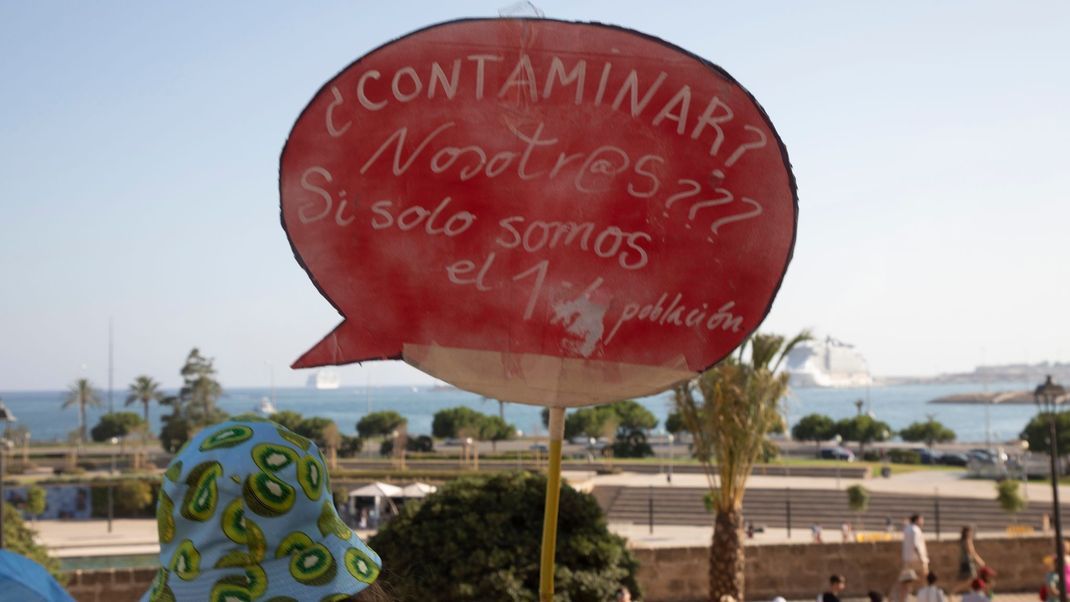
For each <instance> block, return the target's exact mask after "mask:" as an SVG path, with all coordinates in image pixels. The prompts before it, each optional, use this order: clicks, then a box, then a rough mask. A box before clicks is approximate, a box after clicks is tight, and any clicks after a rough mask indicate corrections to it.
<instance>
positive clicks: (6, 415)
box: [0, 400, 17, 549]
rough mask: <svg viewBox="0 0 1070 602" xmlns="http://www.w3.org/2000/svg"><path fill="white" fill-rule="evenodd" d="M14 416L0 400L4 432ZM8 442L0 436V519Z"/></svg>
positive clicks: (1, 539) (1, 534)
mask: <svg viewBox="0 0 1070 602" xmlns="http://www.w3.org/2000/svg"><path fill="white" fill-rule="evenodd" d="M16 421H17V420H16V418H15V415H14V414H12V413H11V410H9V409H7V406H5V405H4V402H3V401H2V400H0V422H3V423H4V431H7V423H9V422H16ZM8 443H9V442H8V440H7V439H6V438H4V437H2V436H0V517H2V516H3V515H4V479H6V478H7V474H6V471H7V466H5V464H4V462H5V458H6V457H7V446H8ZM3 547H4V529H3V528H2V527H0V549H3Z"/></svg>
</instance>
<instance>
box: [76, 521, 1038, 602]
mask: <svg viewBox="0 0 1070 602" xmlns="http://www.w3.org/2000/svg"><path fill="white" fill-rule="evenodd" d="M928 545H929V555H930V556H931V557H932V561H933V567H932V568H933V570H934V571H936V573H937V574H938V575H941V576H942V581H943V583H944V585H945V587H946V586H947V585H948V584H949V583H950V582H951V581H952V580H953V577H954V575H955V573H956V571H957V568H958V541H957V540H944V541H940V542H937V541H929V542H928ZM1052 546H1053V544H1052V540H1051V538H1050V537H1041V536H1038V537H1014V538H996V539H993V538H985V539H979V540H978V541H977V552H978V553H979V554H981V556H982V557H983V558H984V559H985V560H986V561H987V562H988V563H989V564H991V565H992V566H993V567H994V568H995V569H996V570H997V571H999V579H998V581H997V589H998V590H999V591H1003V592H1022V591H1024V592H1033V591H1036V590H1037V589H1038V588H1039V587H1040V582H1041V579H1042V578H1043V570H1044V569H1043V565H1042V564H1041V563H1042V560H1043V558H1044V556H1047V555H1049V554H1050V553H1051V548H1052ZM899 550H900V542H898V541H890V542H880V543H852V544H840V543H827V544H816V545H815V544H801V543H799V544H781V545H753V546H747V569H746V570H747V599H748V600H771V599H772V598H773V597H774V596H784V597H787V598H789V599H792V598H793V599H804V600H809V599H813V597H814V596H816V595H817V594H818V593H819V592H820V591H821V590H822V588H824V586H825V584H826V583H827V580H828V577H829V575H831V574H832V573H843V574H844V575H845V576H846V577H847V583H848V590H847V595H848V596H849V597H860V596H863V595H864V594H865V593H866V591H868V590H870V589H877V590H881V591H885V592H886V591H887V590H888V589H889V588H890V586H891V584H892V582H893V581H894V580H895V577H896V574H897V573H898V571H899V560H898V559H899ZM633 553H634V554H635V555H636V558H637V559H638V560H639V562H640V568H639V583H640V585H642V587H643V593H644V594H645V596H644V600H645V601H646V602H698V601H700V600H706V595H707V583H708V581H707V571H708V566H709V564H708V562H709V548H708V547H698V546H696V547H685V548H660V549H635V550H633ZM155 575H156V570H155V569H151V568H142V569H105V570H94V571H74V572H72V573H70V576H71V579H70V582H69V584H68V586H67V590H68V591H69V592H70V593H71V595H72V596H74V598H75V599H76V600H78V602H127V601H129V602H134V601H136V600H137V599H138V598H139V597H140V596H141V594H143V593H144V592H145V591H146V590H147V589H148V588H149V584H150V583H151V582H152V578H153V577H154V576H155Z"/></svg>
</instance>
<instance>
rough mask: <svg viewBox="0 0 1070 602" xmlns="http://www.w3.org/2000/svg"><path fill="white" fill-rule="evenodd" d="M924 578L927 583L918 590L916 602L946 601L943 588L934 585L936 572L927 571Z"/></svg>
mask: <svg viewBox="0 0 1070 602" xmlns="http://www.w3.org/2000/svg"><path fill="white" fill-rule="evenodd" d="M925 580H926V581H927V582H928V585H926V586H925V587H923V588H921V589H919V590H918V602H947V596H946V595H945V594H944V590H942V589H940V587H939V586H937V585H936V573H929V576H928V577H926V578H925Z"/></svg>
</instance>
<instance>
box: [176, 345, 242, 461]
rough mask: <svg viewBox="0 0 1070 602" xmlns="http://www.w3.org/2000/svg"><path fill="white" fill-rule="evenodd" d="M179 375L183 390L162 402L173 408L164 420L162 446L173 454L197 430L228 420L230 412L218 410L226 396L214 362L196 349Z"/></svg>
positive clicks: (187, 357)
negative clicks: (223, 396) (216, 377)
mask: <svg viewBox="0 0 1070 602" xmlns="http://www.w3.org/2000/svg"><path fill="white" fill-rule="evenodd" d="M179 374H181V375H182V388H181V389H179V391H178V395H176V396H174V397H166V398H164V399H163V400H161V401H160V403H162V404H164V405H169V406H171V414H170V415H169V416H164V418H163V428H162V429H160V443H161V444H162V445H163V447H164V449H166V450H167V451H169V452H172V453H173V452H175V451H177V450H178V449H179V448H180V447H182V444H183V443H185V442H186V441H187V440H189V438H190V434H191V433H192V432H193V431H195V430H196V429H200V428H203V427H205V426H208V425H210V424H216V423H219V422H223V421H224V420H226V419H227V413H226V412H224V411H222V410H220V409H219V408H217V407H216V402H218V401H219V398H220V397H222V395H223V386H222V385H220V384H219V381H217V380H216V379H215V375H216V371H215V366H214V363H213V360H211V359H209V358H206V357H204V356H203V355H201V352H200V350H199V349H197V348H196V347H194V348H193V349H192V350H191V351H190V352H189V355H188V356H186V362H185V363H184V364H183V365H182V369H181V370H179Z"/></svg>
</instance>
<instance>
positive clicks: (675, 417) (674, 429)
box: [665, 411, 687, 435]
mask: <svg viewBox="0 0 1070 602" xmlns="http://www.w3.org/2000/svg"><path fill="white" fill-rule="evenodd" d="M665 431H666V432H669V433H672V434H673V435H679V434H680V433H684V432H687V425H686V424H684V417H683V416H681V415H680V412H677V411H672V412H669V415H668V416H667V417H666V418H665Z"/></svg>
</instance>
